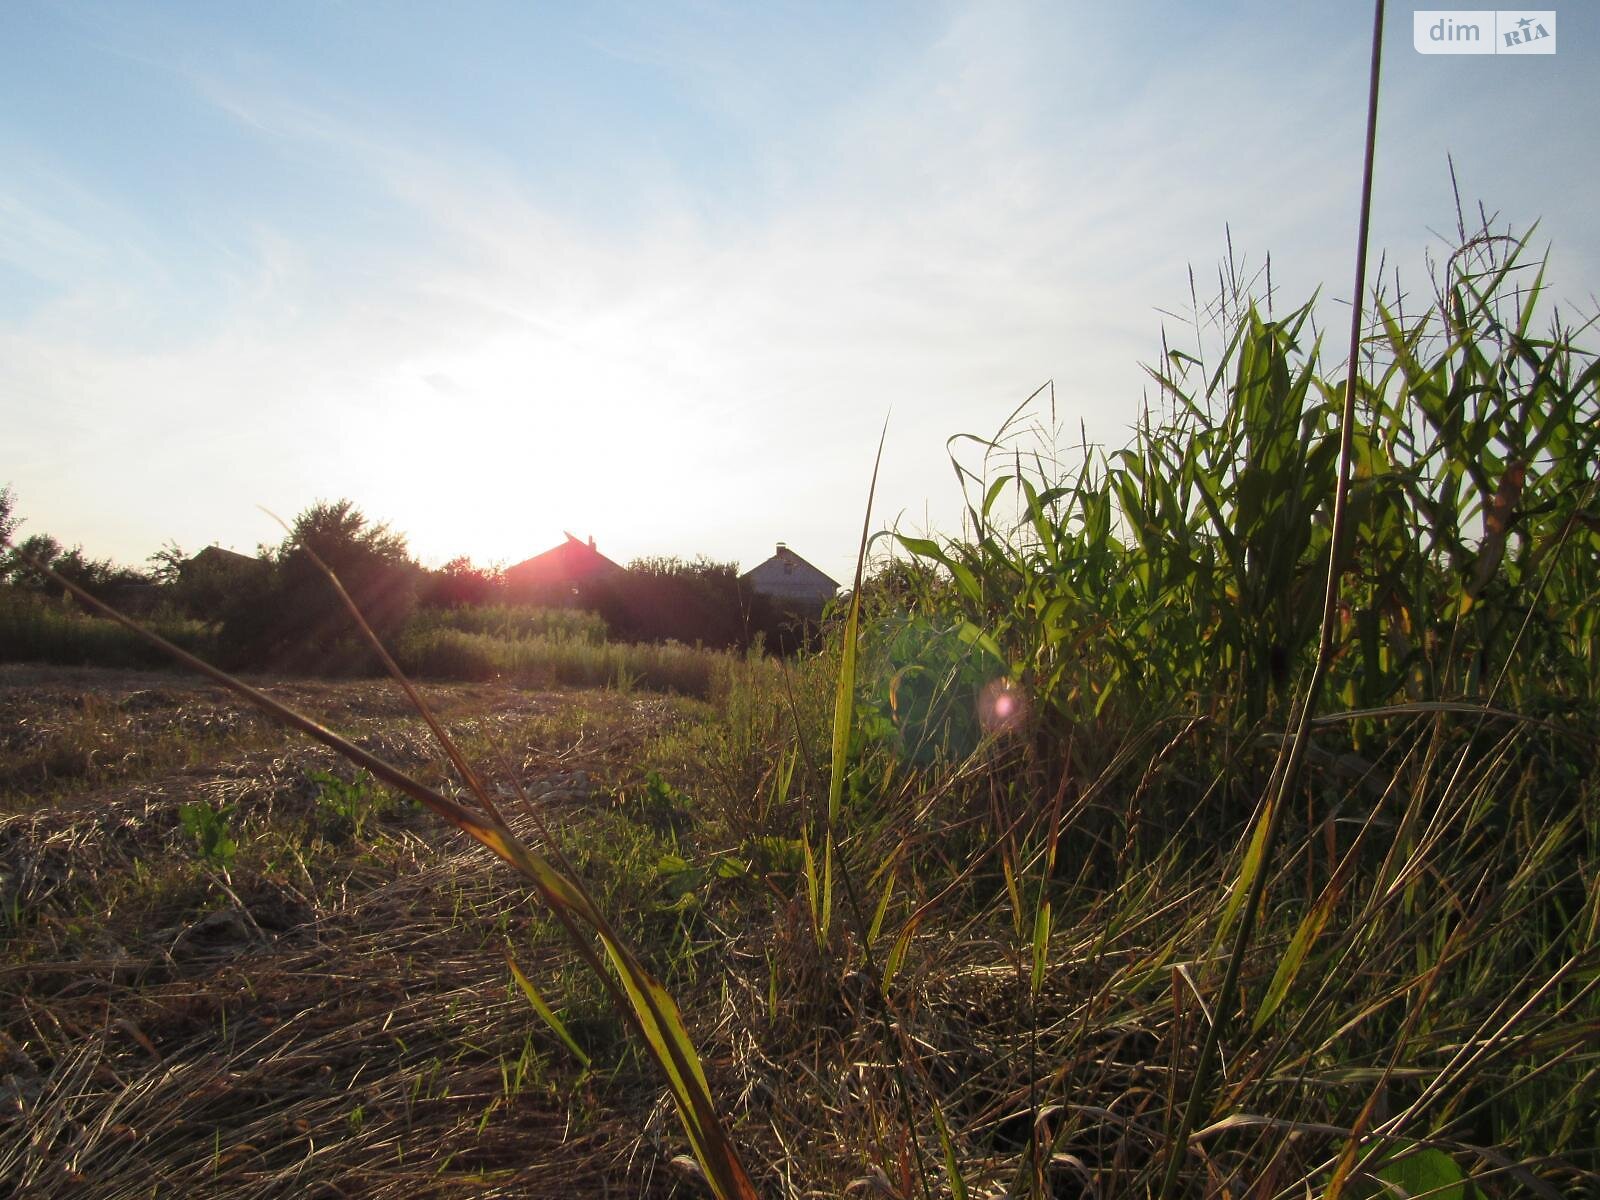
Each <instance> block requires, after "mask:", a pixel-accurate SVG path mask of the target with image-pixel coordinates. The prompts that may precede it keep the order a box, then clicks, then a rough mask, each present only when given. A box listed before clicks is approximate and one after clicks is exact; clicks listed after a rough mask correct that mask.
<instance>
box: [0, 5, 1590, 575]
mask: <svg viewBox="0 0 1600 1200" xmlns="http://www.w3.org/2000/svg"><path fill="white" fill-rule="evenodd" d="M1411 14H1412V8H1411V7H1406V8H1391V11H1390V14H1389V22H1388V42H1387V49H1386V61H1385V74H1384V105H1385V106H1384V109H1383V113H1382V117H1381V122H1380V155H1379V163H1378V175H1377V190H1376V197H1375V211H1374V245H1375V247H1376V248H1379V249H1386V250H1387V251H1388V253H1389V256H1390V261H1391V262H1395V263H1398V264H1400V266H1401V268H1402V272H1403V278H1404V279H1405V280H1406V281H1407V282H1408V283H1410V284H1411V285H1413V286H1416V287H1419V288H1420V287H1421V286H1422V285H1423V284H1424V282H1425V281H1424V275H1423V254H1424V251H1425V249H1427V248H1429V247H1430V246H1431V247H1432V248H1433V249H1434V250H1435V251H1437V250H1438V248H1439V245H1440V243H1439V242H1438V241H1437V239H1436V237H1435V234H1436V233H1442V232H1445V231H1447V230H1448V229H1449V228H1451V227H1452V226H1453V222H1454V215H1453V207H1452V199H1451V191H1450V181H1449V177H1448V174H1447V170H1446V161H1445V156H1446V154H1447V153H1450V154H1453V155H1454V157H1455V162H1456V167H1457V172H1458V175H1459V178H1460V180H1461V183H1462V188H1463V192H1464V194H1465V196H1466V197H1467V198H1468V199H1469V200H1476V199H1482V200H1483V201H1484V202H1485V203H1486V204H1487V205H1488V206H1489V207H1490V208H1491V209H1494V210H1499V211H1500V212H1501V213H1502V214H1503V216H1504V217H1505V218H1506V219H1508V220H1510V221H1512V222H1514V223H1516V224H1519V225H1526V224H1528V223H1531V222H1532V221H1534V220H1536V219H1537V220H1541V222H1542V223H1541V225H1540V229H1539V235H1538V240H1539V243H1540V244H1541V246H1542V245H1543V244H1545V243H1550V244H1552V246H1553V270H1552V273H1551V285H1552V290H1553V292H1554V294H1555V295H1556V296H1557V297H1561V298H1565V299H1566V300H1568V301H1570V302H1572V304H1573V306H1574V308H1575V309H1577V310H1584V311H1592V310H1593V308H1594V302H1593V295H1594V293H1595V292H1596V291H1597V290H1600V230H1597V228H1596V223H1595V219H1594V215H1593V212H1594V209H1593V197H1594V196H1595V195H1597V194H1600V188H1597V184H1600V168H1597V166H1596V163H1597V162H1600V157H1597V155H1596V149H1597V146H1596V139H1597V136H1600V135H1597V132H1596V131H1597V130H1600V85H1596V84H1595V82H1594V80H1595V79H1596V78H1600V70H1597V68H1600V18H1597V16H1596V15H1595V13H1594V11H1593V9H1592V6H1589V5H1578V4H1569V5H1567V6H1565V7H1560V8H1559V9H1558V16H1559V26H1558V36H1559V51H1558V53H1557V54H1556V55H1555V56H1554V57H1543V58H1521V59H1511V58H1504V57H1451V56H1439V57H1423V56H1421V55H1418V54H1416V53H1415V52H1414V50H1413V49H1412V46H1411ZM1369 25H1370V10H1369V9H1368V8H1367V7H1366V6H1365V5H1362V4H1345V3H1324V4H1315V5H1313V4H1285V3H1225V4H1215V5H1204V6H1202V5H1193V4H1181V3H1165V4H1161V3H1130V4H1123V5H1087V4H1073V3H1056V4H1041V5H1026V4H1003V3H980V4H970V5H968V4H955V3H950V4H916V5H911V4H905V5H896V4H874V5H860V4H839V5H821V4H808V5H794V6H783V5H778V4H765V3H764V4H749V5H736V4H722V3H697V4H684V5H670V4H657V3H650V4H643V3H641V4H610V5H586V6H573V5H535V4H527V3H523V4H504V5H494V4H472V3H453V4H449V5H443V4H438V5H420V4H417V5H402V4H388V3H385V4H377V3H371V4H369V3H336V2H334V0H326V2H323V3H316V4H310V3H280V4H273V5H259V4H229V3H206V4H202V3H190V4H135V3H114V4H96V3H76V2H74V3H62V4H42V3H29V2H28V0H9V2H8V3H6V4H4V5H0V418H3V420H4V427H5V429H6V433H7V436H6V438H5V440H4V443H3V446H4V450H3V455H0V482H9V483H10V484H11V485H12V486H13V488H14V490H15V492H16V494H17V497H18V500H19V507H20V510H21V512H22V513H23V515H24V516H26V517H27V518H28V519H29V524H28V526H27V527H26V528H27V529H28V530H29V531H47V532H50V533H52V534H54V535H55V536H57V537H58V538H60V539H61V540H63V541H65V542H67V543H69V544H71V543H75V542H81V543H82V544H83V545H84V547H85V549H86V550H88V551H89V552H90V553H91V554H94V555H101V556H111V557H114V558H117V559H119V560H122V561H130V562H137V561H140V560H142V559H143V558H144V556H145V555H147V554H149V553H150V552H152V551H153V550H155V549H156V548H157V547H158V546H159V545H160V544H161V543H162V542H163V541H165V540H167V539H176V540H177V541H178V542H179V543H180V544H181V545H182V546H184V547H185V548H188V549H190V550H193V549H197V548H199V547H200V546H203V545H205V544H207V543H209V542H213V541H216V542H220V543H221V544H223V545H229V546H234V547H236V548H239V549H244V550H249V549H251V548H253V547H254V545H255V544H256V543H258V542H262V541H275V540H276V537H277V533H278V531H277V528H276V526H275V525H273V524H272V522H271V521H270V519H269V518H267V517H265V516H264V515H263V514H262V513H261V512H260V511H259V507H258V506H264V507H266V508H269V509H271V510H273V511H276V512H278V513H280V514H282V515H283V516H285V517H288V516H292V515H293V514H294V513H295V512H298V511H299V510H301V509H302V508H304V507H305V506H306V505H308V504H309V503H311V502H312V501H314V500H316V499H318V498H336V497H339V496H349V497H351V498H352V499H354V500H356V501H357V503H358V504H359V505H361V506H362V508H363V509H364V510H365V511H367V512H368V513H369V514H370V515H372V516H374V517H379V518H384V519H388V520H390V521H391V522H392V523H393V524H394V525H395V526H396V527H398V528H401V529H404V530H406V531H408V532H409V533H410V535H411V537H412V544H413V548H414V549H415V550H416V551H417V552H418V554H419V555H421V556H422V557H423V558H425V559H429V560H432V561H440V560H442V559H443V558H445V557H447V556H449V555H451V554H454V553H469V554H472V555H473V556H475V557H477V558H479V559H480V560H493V559H500V560H505V561H515V560H517V559H520V558H522V557H526V556H527V555H529V554H532V553H535V552H537V551H539V550H541V549H544V548H545V547H547V546H548V545H551V544H553V543H554V542H556V541H558V540H559V539H560V536H561V531H562V530H563V529H570V530H572V531H573V532H575V533H578V534H580V535H588V534H593V535H594V536H595V537H596V538H597V540H598V542H599V544H600V547H601V549H602V550H605V551H606V552H608V553H609V554H611V555H612V556H613V557H615V558H618V559H622V560H626V559H628V558H631V557H633V556H635V555H639V554H651V553H666V554H673V553H675V554H682V555H693V554H697V553H706V554H710V555H712V556H714V557H717V558H723V559H738V560H740V561H741V562H743V563H744V565H745V566H747V567H748V566H751V565H754V564H755V563H756V562H758V561H759V560H760V559H761V558H763V557H765V555H766V554H768V553H770V549H771V544H772V542H773V541H775V540H786V541H788V542H789V543H790V544H791V545H792V546H794V547H795V548H796V549H797V550H799V551H800V553H802V554H804V555H806V556H807V557H809V558H811V559H812V560H813V561H814V562H816V563H817V564H818V565H819V566H821V567H823V569H825V570H827V571H829V572H830V573H832V574H834V575H835V576H836V577H839V578H845V577H846V576H847V573H848V569H849V563H850V561H851V559H852V557H853V551H854V539H855V537H856V534H857V532H858V531H859V528H860V520H861V505H862V504H863V502H864V499H865V493H866V486H867V481H868V478H869V475H870V471H871V460H872V454H873V450H874V447H875V445H876V442H877V433H878V429H879V426H880V425H881V423H882V421H883V419H884V416H885V414H886V413H889V412H890V410H891V409H892V413H893V415H892V418H891V424H890V432H889V442H888V449H887V452H886V458H885V463H884V470H883V477H882V480H881V482H880V487H879V509H878V515H879V518H880V522H882V523H887V522H889V521H892V520H894V519H895V518H896V516H897V515H899V514H903V516H902V521H903V523H904V524H905V525H907V526H909V527H913V528H919V529H920V528H922V527H925V526H928V525H933V526H936V527H939V528H943V529H946V530H953V529H955V528H958V525H959V516H958V514H959V494H958V492H957V491H956V487H955V480H954V475H953V473H952V471H951V469H950V466H949V463H948V460H947V458H946V456H945V441H946V439H947V438H948V437H950V436H951V435H952V434H956V433H961V432H978V433H988V432H991V431H992V430H993V429H994V427H995V426H996V424H997V423H998V422H999V421H1000V420H1001V419H1002V418H1003V417H1004V416H1005V415H1006V414H1007V413H1008V412H1009V411H1010V410H1011V409H1012V408H1013V407H1014V406H1015V405H1016V404H1017V403H1018V402H1020V401H1021V400H1022V399H1023V398H1024V397H1026V396H1027V395H1028V394H1029V393H1030V392H1032V391H1033V390H1034V389H1035V388H1036V387H1037V386H1038V385H1039V384H1041V383H1042V382H1044V381H1045V380H1047V379H1054V380H1055V382H1056V395H1057V400H1058V412H1059V415H1060V416H1061V418H1062V419H1063V421H1064V422H1065V423H1066V424H1067V425H1068V426H1069V427H1070V428H1071V429H1072V430H1073V431H1074V432H1076V430H1077V428H1078V424H1079V421H1080V420H1081V421H1082V422H1083V423H1084V425H1085V426H1086V427H1087V429H1088V431H1089V434H1090V437H1091V438H1093V439H1096V440H1100V441H1104V442H1107V443H1111V444H1113V445H1120V444H1121V443H1122V442H1123V441H1124V440H1125V439H1126V437H1127V431H1128V428H1129V425H1130V423H1131V422H1132V421H1133V419H1134V417H1135V415H1136V413H1137V411H1138V408H1139V405H1140V402H1141V398H1142V396H1143V395H1144V392H1145V387H1144V383H1143V377H1142V373H1141V370H1140V367H1139V364H1140V362H1141V361H1149V360H1151V359H1152V358H1153V357H1154V356H1155V354H1156V352H1157V350H1158V347H1159V339H1160V333H1161V327H1162V323H1163V321H1164V320H1166V318H1163V316H1162V315H1161V310H1163V309H1165V310H1178V309H1181V308H1184V307H1186V306H1187V304H1188V267H1189V265H1190V264H1193V265H1194V266H1195V268H1196V269H1197V271H1198V272H1199V274H1200V276H1201V278H1202V280H1204V279H1207V278H1211V277H1214V274H1215V264H1216V262H1217V260H1218V259H1219V258H1220V257H1221V256H1222V255H1223V254H1224V253H1225V249H1226V247H1225V241H1224V227H1225V225H1226V226H1229V227H1231V231H1232V239H1233V244H1234V247H1235V249H1236V250H1237V251H1238V252H1239V253H1241V254H1242V255H1244V256H1245V257H1246V258H1247V260H1248V262H1249V263H1251V264H1259V262H1260V261H1261V259H1262V256H1263V255H1264V254H1265V253H1267V252H1270V253H1271V255H1272V259H1273V270H1274V279H1275V282H1276V283H1278V284H1279V286H1280V297H1281V298H1282V299H1285V300H1289V299H1293V300H1299V299H1303V298H1305V297H1308V296H1309V294H1310V293H1311V291H1312V290H1313V289H1314V288H1315V287H1317V286H1318V285H1319V284H1320V285H1323V287H1324V292H1323V295H1324V299H1325V311H1326V313H1327V314H1328V316H1329V318H1330V320H1336V319H1337V316H1338V311H1339V305H1338V301H1340V300H1341V299H1347V298H1348V289H1349V282H1348V280H1349V277H1350V273H1351V262H1350V256H1351V246H1352V243H1353V234H1354V226H1355V212H1356V204H1357V183H1358V180H1359V153H1360V135H1361V122H1362V117H1363V113H1362V102H1363V99H1364V88H1365V71H1366V58H1367V34H1368V30H1369ZM1168 324H1169V325H1171V322H1170V320H1168Z"/></svg>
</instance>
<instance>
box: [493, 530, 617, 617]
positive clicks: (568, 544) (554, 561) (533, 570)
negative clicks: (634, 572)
mask: <svg viewBox="0 0 1600 1200" xmlns="http://www.w3.org/2000/svg"><path fill="white" fill-rule="evenodd" d="M620 574H622V568H621V567H619V566H618V565H617V564H616V563H614V562H612V561H611V560H610V559H609V558H607V557H606V556H605V555H604V554H601V553H600V551H598V550H596V549H595V546H594V538H592V537H591V538H590V539H589V540H588V541H587V542H585V541H582V540H581V539H579V538H576V537H574V536H573V535H572V534H570V533H569V534H567V540H566V541H564V542H562V543H561V545H559V546H556V547H554V548H553V549H550V550H546V551H545V552H544V553H543V554H535V555H534V556H533V557H532V558H530V559H527V560H525V561H523V562H519V563H517V565H516V566H514V567H507V568H506V590H507V591H508V592H509V593H510V594H511V595H512V597H513V598H515V599H518V600H523V601H528V600H537V601H542V602H544V603H552V602H557V601H561V602H565V603H571V602H572V601H573V600H575V599H577V598H579V597H581V596H582V595H583V594H584V592H585V591H586V590H587V589H588V588H590V587H592V586H593V585H594V584H596V583H600V582H603V581H604V580H607V579H610V578H612V577H614V576H616V575H620Z"/></svg>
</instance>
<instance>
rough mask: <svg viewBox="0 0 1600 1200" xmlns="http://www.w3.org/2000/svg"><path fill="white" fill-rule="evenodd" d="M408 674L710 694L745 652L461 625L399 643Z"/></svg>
mask: <svg viewBox="0 0 1600 1200" xmlns="http://www.w3.org/2000/svg"><path fill="white" fill-rule="evenodd" d="M395 657H396V658H397V659H398V660H399V662H400V664H401V666H402V667H403V668H404V669H405V670H406V671H407V672H408V673H410V674H413V675H417V676H419V677H422V678H427V679H467V680H487V679H506V680H509V681H512V682H516V683H522V684H527V685H530V686H551V685H562V686H569V687H624V688H626V687H641V688H646V689H648V690H651V691H658V692H677V693H679V694H680V695H684V696H694V697H697V698H699V699H709V698H711V697H712V696H713V695H715V694H717V692H718V689H719V686H720V681H721V680H722V679H723V678H724V677H725V675H726V673H727V671H728V670H729V669H730V667H731V665H732V664H733V663H734V662H736V661H738V660H739V658H740V657H741V656H739V655H736V654H734V653H733V652H731V651H725V650H705V649H702V648H700V647H697V646H683V645H679V644H677V643H673V642H669V643H666V644H664V645H651V644H639V643H618V642H604V641H590V640H588V639H584V638H571V637H561V636H554V637H548V636H524V637H502V636H499V635H496V634H494V633H468V632H465V631H463V630H460V629H449V628H434V629H410V630H407V631H406V632H405V633H403V634H402V635H401V636H400V638H399V639H398V641H397V643H396V646H395Z"/></svg>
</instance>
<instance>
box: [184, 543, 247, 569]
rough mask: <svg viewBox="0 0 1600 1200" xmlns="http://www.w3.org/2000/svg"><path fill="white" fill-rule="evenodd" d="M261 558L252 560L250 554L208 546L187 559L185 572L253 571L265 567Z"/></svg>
mask: <svg viewBox="0 0 1600 1200" xmlns="http://www.w3.org/2000/svg"><path fill="white" fill-rule="evenodd" d="M265 565H266V564H264V563H263V562H262V561H261V560H260V559H259V558H252V557H251V556H250V555H248V554H240V553H239V552H238V551H237V550H224V549H223V548H222V547H221V546H207V547H206V548H205V549H204V550H201V551H200V552H199V553H197V554H195V555H193V556H192V557H191V558H189V559H187V560H186V561H185V562H184V564H183V568H182V569H184V570H187V569H188V568H190V567H210V568H213V569H216V568H221V569H222V570H226V571H253V570H255V569H256V568H258V567H261V566H265Z"/></svg>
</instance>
